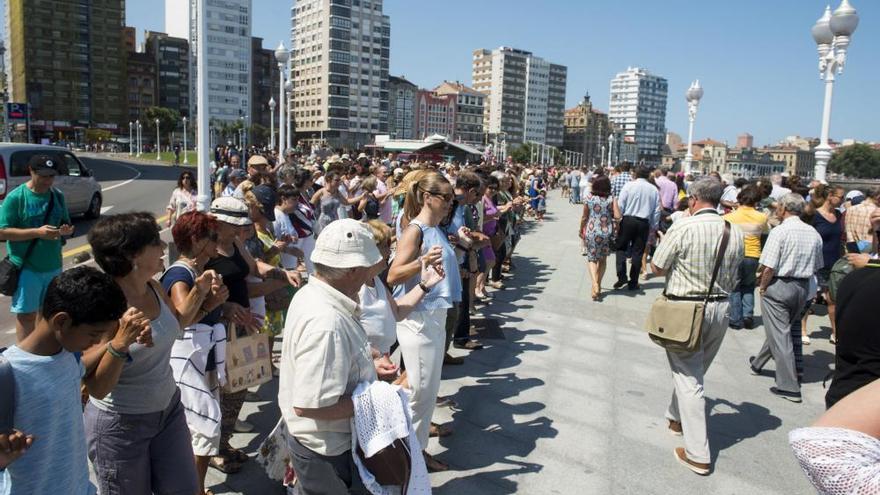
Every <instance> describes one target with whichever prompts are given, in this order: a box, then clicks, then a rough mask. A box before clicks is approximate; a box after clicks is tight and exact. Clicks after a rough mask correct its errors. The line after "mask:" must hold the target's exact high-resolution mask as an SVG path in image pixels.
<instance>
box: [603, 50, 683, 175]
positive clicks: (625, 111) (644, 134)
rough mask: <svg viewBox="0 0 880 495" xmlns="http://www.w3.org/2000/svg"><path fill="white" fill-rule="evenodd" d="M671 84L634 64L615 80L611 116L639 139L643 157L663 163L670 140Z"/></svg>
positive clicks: (615, 122) (634, 137)
mask: <svg viewBox="0 0 880 495" xmlns="http://www.w3.org/2000/svg"><path fill="white" fill-rule="evenodd" d="M668 90H669V84H668V83H667V82H666V79H664V78H662V77H660V76H655V75H653V74H651V73H650V72H648V71H647V70H646V69H641V68H638V67H630V68H628V69H627V70H626V71H625V72H621V73H619V74H617V76H615V77H614V79H612V80H611V101H610V105H609V106H610V108H609V111H608V118H609V120H611V122H612V123H613V124H615V126H616V127H617V128H618V129H620V130H622V131H623V133H624V136H625V137H627V138H630V139H632V140H634V141H635V143H636V145H637V146H638V149H639V160H640V161H641V160H643V159H644V160H645V163H647V164H659V163H660V158H661V155H662V153H663V151H662V148H663V145H664V144H665V141H666V96H667V92H668Z"/></svg>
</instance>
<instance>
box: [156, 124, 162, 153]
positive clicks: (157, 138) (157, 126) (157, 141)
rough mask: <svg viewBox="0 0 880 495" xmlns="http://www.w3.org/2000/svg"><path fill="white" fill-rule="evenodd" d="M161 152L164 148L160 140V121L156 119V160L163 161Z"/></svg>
mask: <svg viewBox="0 0 880 495" xmlns="http://www.w3.org/2000/svg"><path fill="white" fill-rule="evenodd" d="M160 151H162V146H161V141H160V140H159V119H156V160H161V159H162V155H160V154H159V152H160Z"/></svg>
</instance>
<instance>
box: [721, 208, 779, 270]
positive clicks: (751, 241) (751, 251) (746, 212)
mask: <svg viewBox="0 0 880 495" xmlns="http://www.w3.org/2000/svg"><path fill="white" fill-rule="evenodd" d="M724 219H725V220H727V221H728V222H730V223H732V224H736V225H737V226H739V228H740V229H741V230H742V231H743V235H744V236H745V243H746V251H745V256H746V257H747V258H759V257H760V256H761V236H762V235H764V234H766V233H767V232H768V231H769V230H770V226H769V225H768V224H767V214H766V213H761V212H760V211H758V210H756V209H754V208H752V207H751V206H740V207H739V208H737V209H736V210H735V211H733V212H730V213H728V214H727V215H724Z"/></svg>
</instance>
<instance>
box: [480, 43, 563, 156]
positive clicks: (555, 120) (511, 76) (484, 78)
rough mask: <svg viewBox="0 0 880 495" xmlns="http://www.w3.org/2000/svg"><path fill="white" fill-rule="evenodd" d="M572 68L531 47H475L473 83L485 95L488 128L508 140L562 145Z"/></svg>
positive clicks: (486, 128) (484, 126)
mask: <svg viewBox="0 0 880 495" xmlns="http://www.w3.org/2000/svg"><path fill="white" fill-rule="evenodd" d="M567 71H568V69H567V68H566V67H565V66H562V65H556V64H552V63H550V62H547V61H545V60H544V59H542V58H540V57H536V56H534V55H533V54H532V53H531V52H527V51H525V50H519V49H516V48H508V47H500V48H498V49H496V50H487V49H480V50H476V51H474V53H473V87H474V89H475V90H476V91H479V92H480V93H483V94H484V95H486V102H485V105H484V118H483V128H484V131H485V132H486V133H488V134H489V135H490V137H491V138H494V137H495V136H498V135H500V134H505V135H506V136H505V138H506V140H507V142H508V143H522V142H525V141H535V142H539V143H544V144H549V145H553V146H562V143H563V119H564V113H565V85H566V79H567Z"/></svg>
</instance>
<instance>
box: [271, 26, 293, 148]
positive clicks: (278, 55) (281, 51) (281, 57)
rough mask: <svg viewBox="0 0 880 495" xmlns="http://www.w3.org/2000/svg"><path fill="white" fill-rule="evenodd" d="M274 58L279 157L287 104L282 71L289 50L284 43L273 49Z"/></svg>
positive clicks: (282, 143) (285, 64)
mask: <svg viewBox="0 0 880 495" xmlns="http://www.w3.org/2000/svg"><path fill="white" fill-rule="evenodd" d="M275 60H277V61H278V77H279V80H278V82H279V84H278V100H279V101H278V156H279V157H281V156H283V155H284V128H285V126H284V124H285V122H284V112H285V110H286V107H287V105H285V104H284V102H285V101H287V100H286V99H285V98H284V76H285V74H284V72H285V68H286V67H287V61H288V60H290V52H288V51H287V47H285V46H284V43H283V42H282V43H279V44H278V48H276V49H275Z"/></svg>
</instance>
